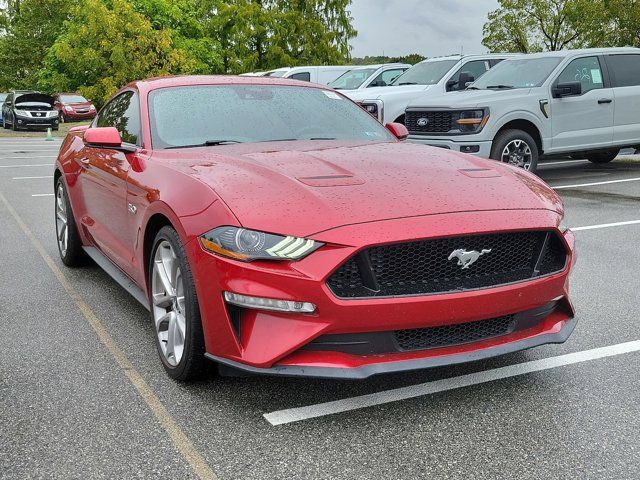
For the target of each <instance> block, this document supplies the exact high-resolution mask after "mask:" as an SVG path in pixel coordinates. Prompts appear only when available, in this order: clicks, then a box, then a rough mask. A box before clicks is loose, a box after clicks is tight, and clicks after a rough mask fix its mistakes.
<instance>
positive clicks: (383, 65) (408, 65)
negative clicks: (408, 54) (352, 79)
mask: <svg viewBox="0 0 640 480" xmlns="http://www.w3.org/2000/svg"><path fill="white" fill-rule="evenodd" d="M410 66H411V65H410V64H408V63H399V62H396V63H376V64H374V65H354V66H353V68H351V70H350V71H353V70H363V69H365V68H376V69H378V68H382V67H410Z"/></svg>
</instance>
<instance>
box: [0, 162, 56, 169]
mask: <svg viewBox="0 0 640 480" xmlns="http://www.w3.org/2000/svg"><path fill="white" fill-rule="evenodd" d="M18 167H53V163H32V164H28V165H24V164H23V165H0V168H18Z"/></svg>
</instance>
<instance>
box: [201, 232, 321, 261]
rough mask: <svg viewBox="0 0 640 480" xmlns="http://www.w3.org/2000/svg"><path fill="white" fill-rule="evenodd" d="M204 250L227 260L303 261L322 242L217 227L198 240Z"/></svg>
mask: <svg viewBox="0 0 640 480" xmlns="http://www.w3.org/2000/svg"><path fill="white" fill-rule="evenodd" d="M199 240H200V245H202V248H204V249H205V250H207V251H209V252H212V253H217V254H219V255H224V256H225V257H230V258H234V259H236V260H242V261H244V262H251V261H252V260H300V259H302V258H304V257H306V256H307V255H309V254H310V253H312V252H315V251H316V250H317V249H318V248H320V247H321V246H322V245H324V244H323V243H320V242H316V241H315V240H308V239H305V238H298V237H284V236H282V235H274V234H272V233H265V232H258V231H256V230H248V229H246V228H237V227H218V228H215V229H213V230H211V231H210V232H207V233H205V234H203V235H200V237H199Z"/></svg>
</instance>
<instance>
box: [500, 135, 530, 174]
mask: <svg viewBox="0 0 640 480" xmlns="http://www.w3.org/2000/svg"><path fill="white" fill-rule="evenodd" d="M539 155H540V154H539V152H538V145H537V144H536V142H535V140H534V139H533V137H532V136H531V135H529V134H528V133H527V132H525V131H522V130H504V131H502V132H500V133H499V134H498V135H497V136H496V138H495V139H494V140H493V145H492V147H491V158H492V159H494V160H499V161H501V162H504V163H508V164H510V165H514V166H516V167H520V168H524V169H525V170H529V171H530V172H535V171H536V170H537V168H538V157H539Z"/></svg>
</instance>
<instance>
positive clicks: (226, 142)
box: [165, 140, 242, 150]
mask: <svg viewBox="0 0 640 480" xmlns="http://www.w3.org/2000/svg"><path fill="white" fill-rule="evenodd" d="M232 143H242V142H240V141H238V140H207V141H206V142H203V143H196V144H193V145H172V146H170V147H167V148H165V150H170V149H172V148H197V147H215V146H216V145H231V144H232Z"/></svg>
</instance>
